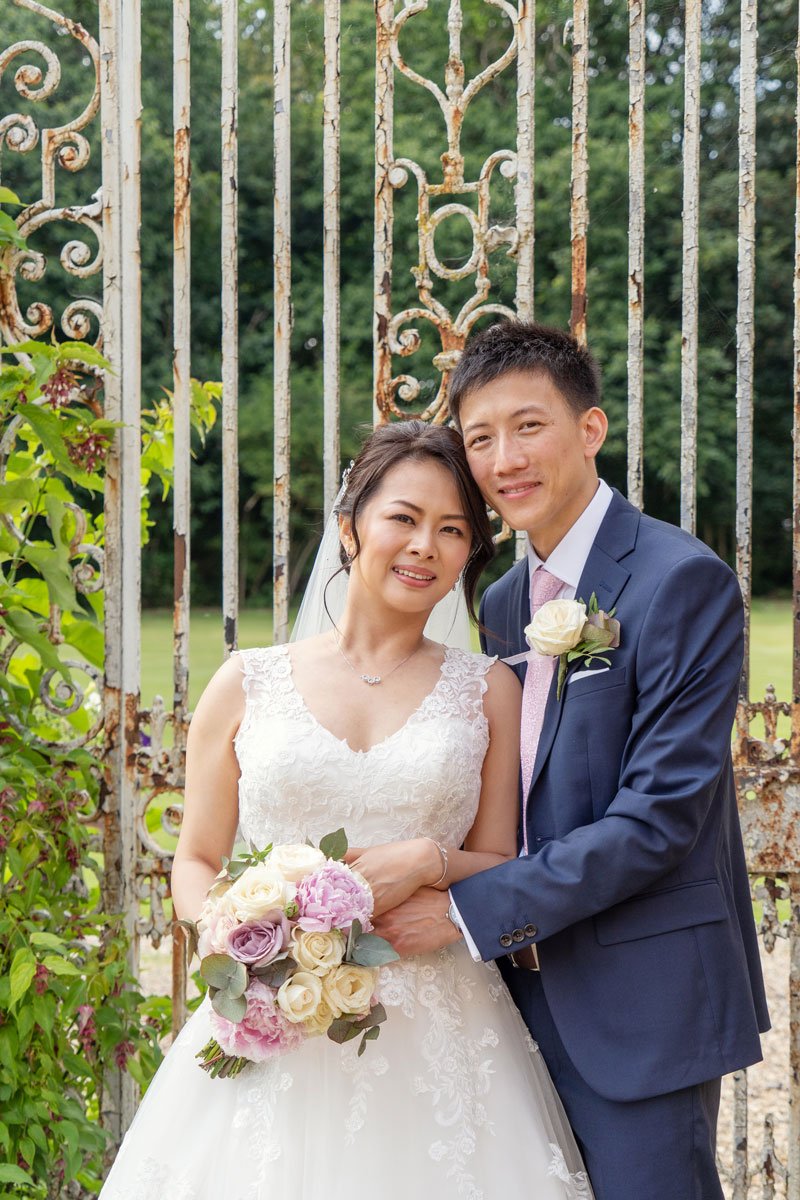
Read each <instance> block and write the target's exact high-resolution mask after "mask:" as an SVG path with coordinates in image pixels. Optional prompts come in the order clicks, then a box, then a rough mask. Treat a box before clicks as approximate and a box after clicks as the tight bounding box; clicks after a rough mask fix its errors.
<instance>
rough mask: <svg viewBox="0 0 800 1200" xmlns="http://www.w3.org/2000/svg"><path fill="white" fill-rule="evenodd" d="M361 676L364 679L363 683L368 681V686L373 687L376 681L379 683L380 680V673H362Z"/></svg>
mask: <svg viewBox="0 0 800 1200" xmlns="http://www.w3.org/2000/svg"><path fill="white" fill-rule="evenodd" d="M361 678H362V679H363V680H364V683H368V684H369V686H370V687H373V686H374V685H375V684H376V683H380V681H381V677H380V675H362V676H361Z"/></svg>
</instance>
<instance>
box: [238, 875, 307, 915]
mask: <svg viewBox="0 0 800 1200" xmlns="http://www.w3.org/2000/svg"><path fill="white" fill-rule="evenodd" d="M296 893H297V888H296V887H295V885H294V884H293V883H286V881H285V880H284V879H282V878H281V876H280V875H279V874H278V872H277V871H276V870H275V869H274V867H271V866H270V864H269V863H268V862H267V863H257V864H256V866H254V867H248V869H247V870H246V871H245V872H244V874H243V875H240V876H239V878H238V879H237V880H236V882H235V883H234V884H233V885H232V886H231V888H230V890H229V891H228V892H226V893H225V899H226V900H227V901H228V903H229V904H230V905H231V907H232V909H233V912H234V913H235V915H236V917H237V919H238V920H239V921H257V920H258V919H259V917H263V916H266V914H267V913H268V912H271V911H273V910H274V909H276V908H285V907H286V905H287V904H289V903H290V902H291V901H292V900H294V898H295V895H296Z"/></svg>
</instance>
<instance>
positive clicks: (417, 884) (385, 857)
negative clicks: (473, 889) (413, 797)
mask: <svg viewBox="0 0 800 1200" xmlns="http://www.w3.org/2000/svg"><path fill="white" fill-rule="evenodd" d="M486 680H487V685H488V686H487V689H486V694H485V696H484V700H483V709H484V712H485V714H486V718H487V720H488V722H489V748H488V750H487V751H486V757H485V758H484V761H483V770H482V772H481V797H480V803H479V806H478V812H477V815H476V817H475V822H474V824H473V826H472V828H471V830H470V831H469V834H468V835H467V838H466V841H465V842H464V848H463V849H460V848H459V847H458V846H450V845H446V846H444V851H445V854H446V858H447V871H446V873H445V874H444V876H442V869H443V865H444V863H443V857H442V855H441V854H440V852H439V850H438V849H437V845H436V843H435V842H432V841H431V840H430V839H429V838H413V839H411V840H409V841H405V842H392V843H389V844H387V845H384V846H373V847H371V848H370V849H368V850H358V849H353V850H351V851H350V852H349V853H348V855H347V861H348V862H349V863H350V864H351V866H353V867H355V869H356V870H357V871H360V872H361V874H362V875H364V876H365V878H366V879H367V880H368V882H369V884H370V886H371V887H372V891H373V894H374V896H375V913H376V915H379V914H381V913H384V912H386V911H387V910H388V909H390V908H394V907H396V906H397V905H398V904H402V903H403V901H404V900H406V899H407V898H408V897H409V896H410V895H412V894H413V893H414V892H415V891H416V890H417V889H418V888H421V887H436V888H438V889H439V890H440V891H446V890H447V888H449V886H450V884H452V883H457V882H458V881H459V880H461V879H466V878H467V877H468V876H470V875H475V874H477V872H478V871H485V870H487V869H488V868H489V867H495V866H497V865H498V864H499V863H503V862H507V861H508V860H509V859H511V858H514V856H515V855H516V853H517V826H518V823H519V811H518V809H519V723H520V706H521V702H522V701H521V697H522V692H521V688H520V686H519V682H518V680H517V677H516V675H515V674H514V672H513V671H512V670H511V669H510V668H509V667H507V666H506V665H505V663H495V664H494V666H493V667H491V668H490V670H489V672H488V674H487V677H486Z"/></svg>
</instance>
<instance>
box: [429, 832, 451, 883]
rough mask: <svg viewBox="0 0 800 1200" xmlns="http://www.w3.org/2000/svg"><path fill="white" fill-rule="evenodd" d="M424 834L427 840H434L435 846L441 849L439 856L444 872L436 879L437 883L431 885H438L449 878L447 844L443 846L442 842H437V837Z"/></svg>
mask: <svg viewBox="0 0 800 1200" xmlns="http://www.w3.org/2000/svg"><path fill="white" fill-rule="evenodd" d="M423 836H424V838H425V840H426V841H427V842H433V844H434V846H435V847H436V849H437V850H438V851H439V857H440V858H441V860H442V873H441V875H440V876H439V878H438V879H437V880H436V883H432V884H431V885H430V886H431V887H438V886H439V884H440V883H444V881H445V879H446V878H447V871H448V862H447V848H446V847H445V846H443V845H442V844H441V842H437V841H436V838H432V837H429V836H428V834H424V835H423Z"/></svg>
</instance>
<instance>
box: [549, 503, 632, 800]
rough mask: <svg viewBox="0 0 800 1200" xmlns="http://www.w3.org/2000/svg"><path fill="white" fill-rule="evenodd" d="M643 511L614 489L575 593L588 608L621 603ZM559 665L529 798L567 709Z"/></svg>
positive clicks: (554, 674) (551, 692)
mask: <svg viewBox="0 0 800 1200" xmlns="http://www.w3.org/2000/svg"><path fill="white" fill-rule="evenodd" d="M639 516H640V514H639V510H638V509H637V508H634V506H633V505H632V504H629V503H628V501H627V500H626V499H625V498H624V497H623V496H621V495H620V493H619V492H618V491H617V490H616V488H615V489H614V495H613V497H612V500H611V504H610V505H609V507H608V512H607V513H606V515H605V517H604V518H603V523H602V524H601V526H600V528H599V529H598V531H597V537H596V538H595V540H594V543H593V545H592V548H591V550H590V551H589V557H588V558H587V559H586V565H585V566H584V568H583V571H582V573H581V577H580V580H579V582H578V587H577V589H576V592H575V599H576V600H583V602H584V603H585V604H586V605H587V606H588V604H589V600H590V598H591V595H592V592H594V594H595V595H596V596H597V603H598V606H599V607H600V608H602V609H604V610H605V612H609V611H610V610H611V609H612V608H613V607H614V605H615V604H616V603H617V600H618V599H619V596H620V594H621V592H622V589H623V588H624V587H625V584H626V583H627V582H628V580H629V579H630V571H629V570H627V568H626V567H624V566H622V564H621V563H620V561H619V560H620V559H621V558H624V557H625V555H627V554H630V552H631V550H633V548H634V546H635V545H636V534H637V532H638V529H639ZM557 677H558V665H556V669H555V671H554V672H553V682H552V684H551V686H550V691H549V693H548V697H547V706H546V708H545V710H544V721H543V723H542V732H541V734H540V737H539V745H538V746H537V749H536V761H535V762H534V764H533V774H532V776H531V786H530V789H529V791H528V795H529V796H530V793H531V791H532V789H533V788H534V786H535V784H536V780H537V779H538V778H539V775H540V774H541V772H542V768H543V767H544V764H545V763H546V762H547V758H548V755H549V754H550V751H551V750H552V748H553V742H554V741H555V737H556V734H557V733H558V726H559V723H560V721H561V713H562V711H563V708H564V693H563V692H562V693H561V699H560V700H557V699H556V687H557Z"/></svg>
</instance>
